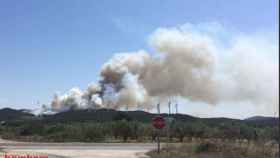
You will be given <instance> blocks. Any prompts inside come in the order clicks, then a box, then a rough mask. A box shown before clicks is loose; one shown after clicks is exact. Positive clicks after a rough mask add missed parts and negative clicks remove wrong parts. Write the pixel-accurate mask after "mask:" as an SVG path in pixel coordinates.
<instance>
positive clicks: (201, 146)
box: [148, 141, 279, 158]
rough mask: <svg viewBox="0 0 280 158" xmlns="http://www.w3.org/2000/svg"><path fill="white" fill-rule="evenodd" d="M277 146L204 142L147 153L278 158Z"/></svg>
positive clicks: (159, 157) (182, 157) (172, 157)
mask: <svg viewBox="0 0 280 158" xmlns="http://www.w3.org/2000/svg"><path fill="white" fill-rule="evenodd" d="M278 147H279V145H278V144H266V143H256V142H254V143H253V142H250V143H232V142H226V143H224V142H219V143H218V142H214V141H204V142H201V143H185V144H181V145H167V146H165V147H163V148H162V149H161V153H160V154H157V152H156V151H152V152H149V153H148V155H149V156H150V157H151V158H278V157H279V148H278Z"/></svg>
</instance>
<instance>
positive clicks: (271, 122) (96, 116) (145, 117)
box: [0, 108, 279, 126]
mask: <svg viewBox="0 0 280 158" xmlns="http://www.w3.org/2000/svg"><path fill="white" fill-rule="evenodd" d="M156 115H157V114H153V113H149V112H145V111H117V110H112V109H99V110H69V111H66V112H61V113H56V114H48V115H39V116H35V115H33V114H31V113H29V112H27V111H26V110H15V109H11V108H4V109H0V121H13V120H29V119H32V120H40V121H42V122H46V123H52V122H54V123H57V122H61V123H63V122H84V121H95V122H108V121H113V120H120V119H126V120H134V121H139V122H146V123H147V122H150V121H151V120H152V118H153V117H154V116H156ZM161 115H162V116H163V117H167V116H168V114H166V113H163V114H161ZM171 117H173V118H175V119H176V120H180V121H183V122H188V121H203V122H205V123H207V124H209V125H216V124H226V123H240V122H243V123H249V124H253V125H261V126H263V125H268V126H275V125H278V124H279V118H274V117H262V116H255V117H250V118H247V119H244V120H239V119H231V118H198V117H194V116H190V115H187V114H172V115H171Z"/></svg>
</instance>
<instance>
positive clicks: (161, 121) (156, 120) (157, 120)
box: [153, 116, 165, 129]
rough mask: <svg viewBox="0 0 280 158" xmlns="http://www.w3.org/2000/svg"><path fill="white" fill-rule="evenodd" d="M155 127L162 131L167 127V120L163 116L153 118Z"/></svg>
mask: <svg viewBox="0 0 280 158" xmlns="http://www.w3.org/2000/svg"><path fill="white" fill-rule="evenodd" d="M153 126H154V127H155V128H157V129H162V128H164V127H165V120H164V118H163V117H161V116H156V117H154V118H153Z"/></svg>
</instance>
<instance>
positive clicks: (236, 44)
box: [51, 24, 279, 111]
mask: <svg viewBox="0 0 280 158" xmlns="http://www.w3.org/2000/svg"><path fill="white" fill-rule="evenodd" d="M213 26H215V27H213ZM202 28H203V27H202ZM205 28H206V29H205ZM213 28H214V29H213ZM228 34H229V33H227V32H226V31H225V30H224V28H222V27H221V26H220V25H209V26H207V27H204V29H201V26H194V25H191V24H186V25H183V26H179V27H174V28H159V29H157V30H156V31H155V32H154V33H153V34H152V35H151V36H150V39H149V43H150V44H151V47H152V48H153V49H155V52H156V53H155V54H152V53H148V52H146V51H144V50H139V51H136V52H130V53H120V54H116V55H114V56H113V57H112V59H110V60H109V61H108V62H107V63H105V64H104V65H103V66H102V68H101V71H100V78H101V80H100V81H99V82H98V83H96V84H93V85H90V86H89V87H88V89H86V90H85V91H81V90H79V89H78V88H73V89H71V90H70V91H69V92H68V93H66V94H64V95H55V96H54V98H53V101H52V103H51V109H52V110H53V111H65V110H68V109H87V108H93V109H95V108H113V109H122V108H132V109H151V108H153V106H154V105H155V103H156V102H158V101H159V100H160V101H166V100H167V99H168V98H170V97H174V96H180V97H181V98H186V99H188V100H190V101H191V102H204V103H206V104H209V105H218V104H220V103H224V104H226V103H229V104H231V105H232V103H240V102H249V103H250V104H254V105H256V106H263V107H268V109H274V108H275V107H278V105H279V102H278V100H279V99H278V81H279V78H278V73H279V70H278V65H279V61H278V55H279V54H278V51H277V50H278V46H277V45H276V42H274V41H270V40H266V39H258V38H256V37H251V36H248V35H247V36H245V35H238V36H234V35H228ZM219 35H226V36H228V37H227V39H228V40H227V41H223V40H221V37H219ZM223 38H224V37H223ZM275 57H277V58H275ZM272 111H273V110H272Z"/></svg>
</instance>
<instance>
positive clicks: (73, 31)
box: [0, 0, 279, 108]
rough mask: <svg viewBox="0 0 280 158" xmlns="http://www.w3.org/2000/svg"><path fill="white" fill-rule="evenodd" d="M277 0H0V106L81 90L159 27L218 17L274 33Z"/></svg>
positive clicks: (32, 104)
mask: <svg viewBox="0 0 280 158" xmlns="http://www.w3.org/2000/svg"><path fill="white" fill-rule="evenodd" d="M278 11H279V8H278V1H277V0H227V1H225V0H203V1H202V0H200V1H197V0H188V1H186V0H153V1H149V0H142V1H131V0H120V1H112V0H102V1H101V0H100V1H96V0H83V1H78V0H59V1H38V0H22V1H16V0H9V1H1V2H0V72H1V75H0V107H5V106H9V107H13V108H36V102H37V101H40V103H48V102H49V101H50V100H51V98H52V96H53V94H54V92H56V91H61V92H64V91H66V90H68V89H70V88H71V87H73V86H77V87H81V88H82V89H83V88H86V86H87V85H88V84H89V83H91V82H93V81H96V80H97V79H98V78H97V76H98V73H99V69H100V67H101V66H102V64H103V63H104V62H106V61H107V60H108V59H109V58H110V57H111V56H112V55H113V54H114V53H116V52H127V51H134V50H138V49H148V50H149V49H150V48H149V45H148V43H147V38H148V36H149V35H150V34H151V33H152V32H153V31H154V30H155V29H157V28H158V27H170V26H176V25H181V24H184V23H187V22H188V23H194V24H196V23H203V22H209V21H210V22H211V21H214V22H219V23H221V24H223V25H225V26H227V27H229V28H231V29H233V30H238V31H239V32H244V33H251V32H257V31H258V32H259V31H263V32H272V33H275V36H276V33H277V34H278V22H279V21H278V20H277V19H278Z"/></svg>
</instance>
